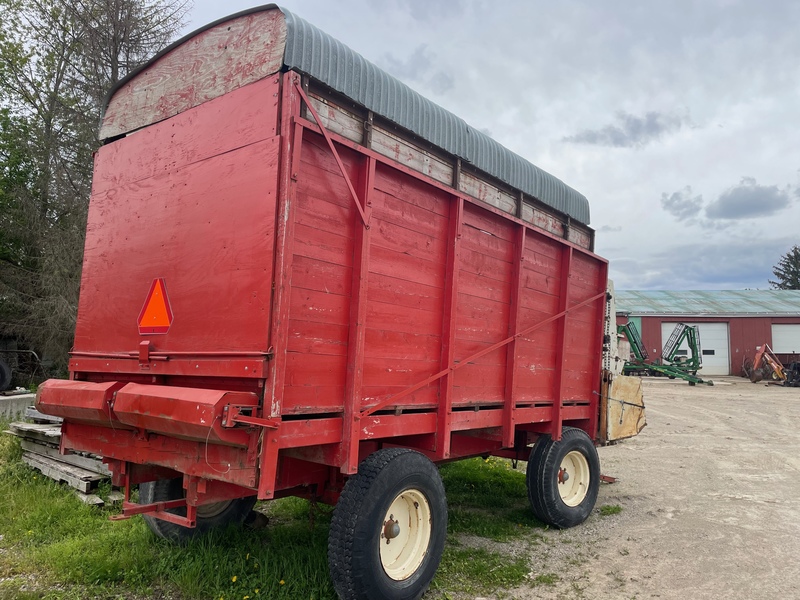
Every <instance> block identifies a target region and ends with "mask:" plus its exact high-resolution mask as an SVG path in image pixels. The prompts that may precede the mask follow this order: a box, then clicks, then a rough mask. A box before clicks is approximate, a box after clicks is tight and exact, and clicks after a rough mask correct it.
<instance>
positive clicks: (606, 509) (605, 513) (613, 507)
mask: <svg viewBox="0 0 800 600" xmlns="http://www.w3.org/2000/svg"><path fill="white" fill-rule="evenodd" d="M621 512H622V507H621V506H620V505H619V504H604V505H603V506H601V507H600V516H602V517H610V516H611V515H618V514H619V513H621Z"/></svg>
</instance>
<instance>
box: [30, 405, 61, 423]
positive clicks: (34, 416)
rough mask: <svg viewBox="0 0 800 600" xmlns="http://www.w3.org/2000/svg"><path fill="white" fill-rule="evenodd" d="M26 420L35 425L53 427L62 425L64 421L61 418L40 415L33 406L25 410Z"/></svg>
mask: <svg viewBox="0 0 800 600" xmlns="http://www.w3.org/2000/svg"><path fill="white" fill-rule="evenodd" d="M25 418H26V419H31V420H32V421H33V422H34V423H50V424H53V425H57V424H60V423H61V422H62V421H63V419H62V418H61V417H53V416H51V415H46V414H44V413H40V412H39V411H38V410H36V409H35V408H34V407H33V406H29V407H28V408H26V409H25Z"/></svg>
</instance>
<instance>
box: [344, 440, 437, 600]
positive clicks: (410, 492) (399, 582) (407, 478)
mask: <svg viewBox="0 0 800 600" xmlns="http://www.w3.org/2000/svg"><path fill="white" fill-rule="evenodd" d="M446 532H447V502H446V500H445V492H444V485H443V484H442V479H441V477H440V476H439V471H438V470H437V469H436V467H435V466H434V465H433V463H432V462H431V461H430V460H428V459H427V458H425V457H424V456H423V455H422V454H420V453H419V452H414V451H412V450H408V449H405V448H389V449H386V450H379V451H378V452H375V453H374V454H371V455H370V456H368V457H367V458H366V459H365V460H364V461H362V463H361V464H360V465H359V468H358V473H357V474H356V475H354V476H352V477H350V479H348V481H347V483H346V484H345V486H344V490H343V491H342V495H341V497H340V498H339V502H338V503H337V505H336V509H335V510H334V512H333V520H332V521H331V529H330V534H329V537H328V565H329V567H330V571H331V579H332V580H333V587H334V588H335V589H336V593H337V594H338V595H339V597H340V598H342V599H344V600H351V599H356V598H358V599H365V600H377V599H379V598H381V599H383V598H385V599H389V600H392V599H396V600H400V599H404V600H405V599H416V598H419V597H420V596H422V594H423V593H424V592H425V590H426V589H427V588H428V585H430V582H431V579H433V576H434V574H435V573H436V569H437V567H438V566H439V560H440V559H441V556H442V551H443V549H444V540H445V534H446Z"/></svg>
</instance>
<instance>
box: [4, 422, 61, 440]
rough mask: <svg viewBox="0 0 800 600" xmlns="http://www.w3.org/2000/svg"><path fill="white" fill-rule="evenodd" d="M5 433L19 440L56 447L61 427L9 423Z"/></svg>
mask: <svg viewBox="0 0 800 600" xmlns="http://www.w3.org/2000/svg"><path fill="white" fill-rule="evenodd" d="M8 426H9V428H10V430H9V431H7V433H10V434H11V435H15V436H17V437H21V438H27V439H31V440H37V441H39V442H44V443H46V444H55V445H58V441H59V439H60V438H61V425H46V424H40V423H18V422H15V423H9V424H8Z"/></svg>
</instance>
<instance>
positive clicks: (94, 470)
mask: <svg viewBox="0 0 800 600" xmlns="http://www.w3.org/2000/svg"><path fill="white" fill-rule="evenodd" d="M25 416H26V417H28V418H29V419H32V420H33V421H34V422H33V423H22V422H15V423H10V424H9V430H8V431H6V433H10V434H11V435H15V436H17V437H18V438H19V439H20V445H21V446H22V460H23V462H25V463H26V464H27V465H29V466H31V467H33V468H34V469H37V470H38V471H41V473H42V474H43V475H45V476H46V477H49V478H51V479H53V480H55V481H58V482H63V483H66V484H68V485H70V486H71V487H73V488H75V490H76V491H77V494H78V497H79V498H81V499H82V500H83V501H84V502H87V503H90V504H102V502H103V501H102V500H101V499H100V498H99V497H98V496H96V495H94V494H92V493H91V492H92V490H94V489H95V488H97V485H98V484H99V483H100V482H101V481H104V480H106V479H108V478H109V477H111V473H110V472H109V470H108V467H106V465H105V464H103V462H102V460H101V459H100V458H99V457H97V456H94V455H91V454H78V453H75V454H66V455H62V454H60V453H59V450H58V448H59V444H60V442H61V419H58V418H57V417H50V416H48V415H44V414H42V413H39V412H38V411H36V409H34V408H32V407H31V408H28V409H26V411H25Z"/></svg>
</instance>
